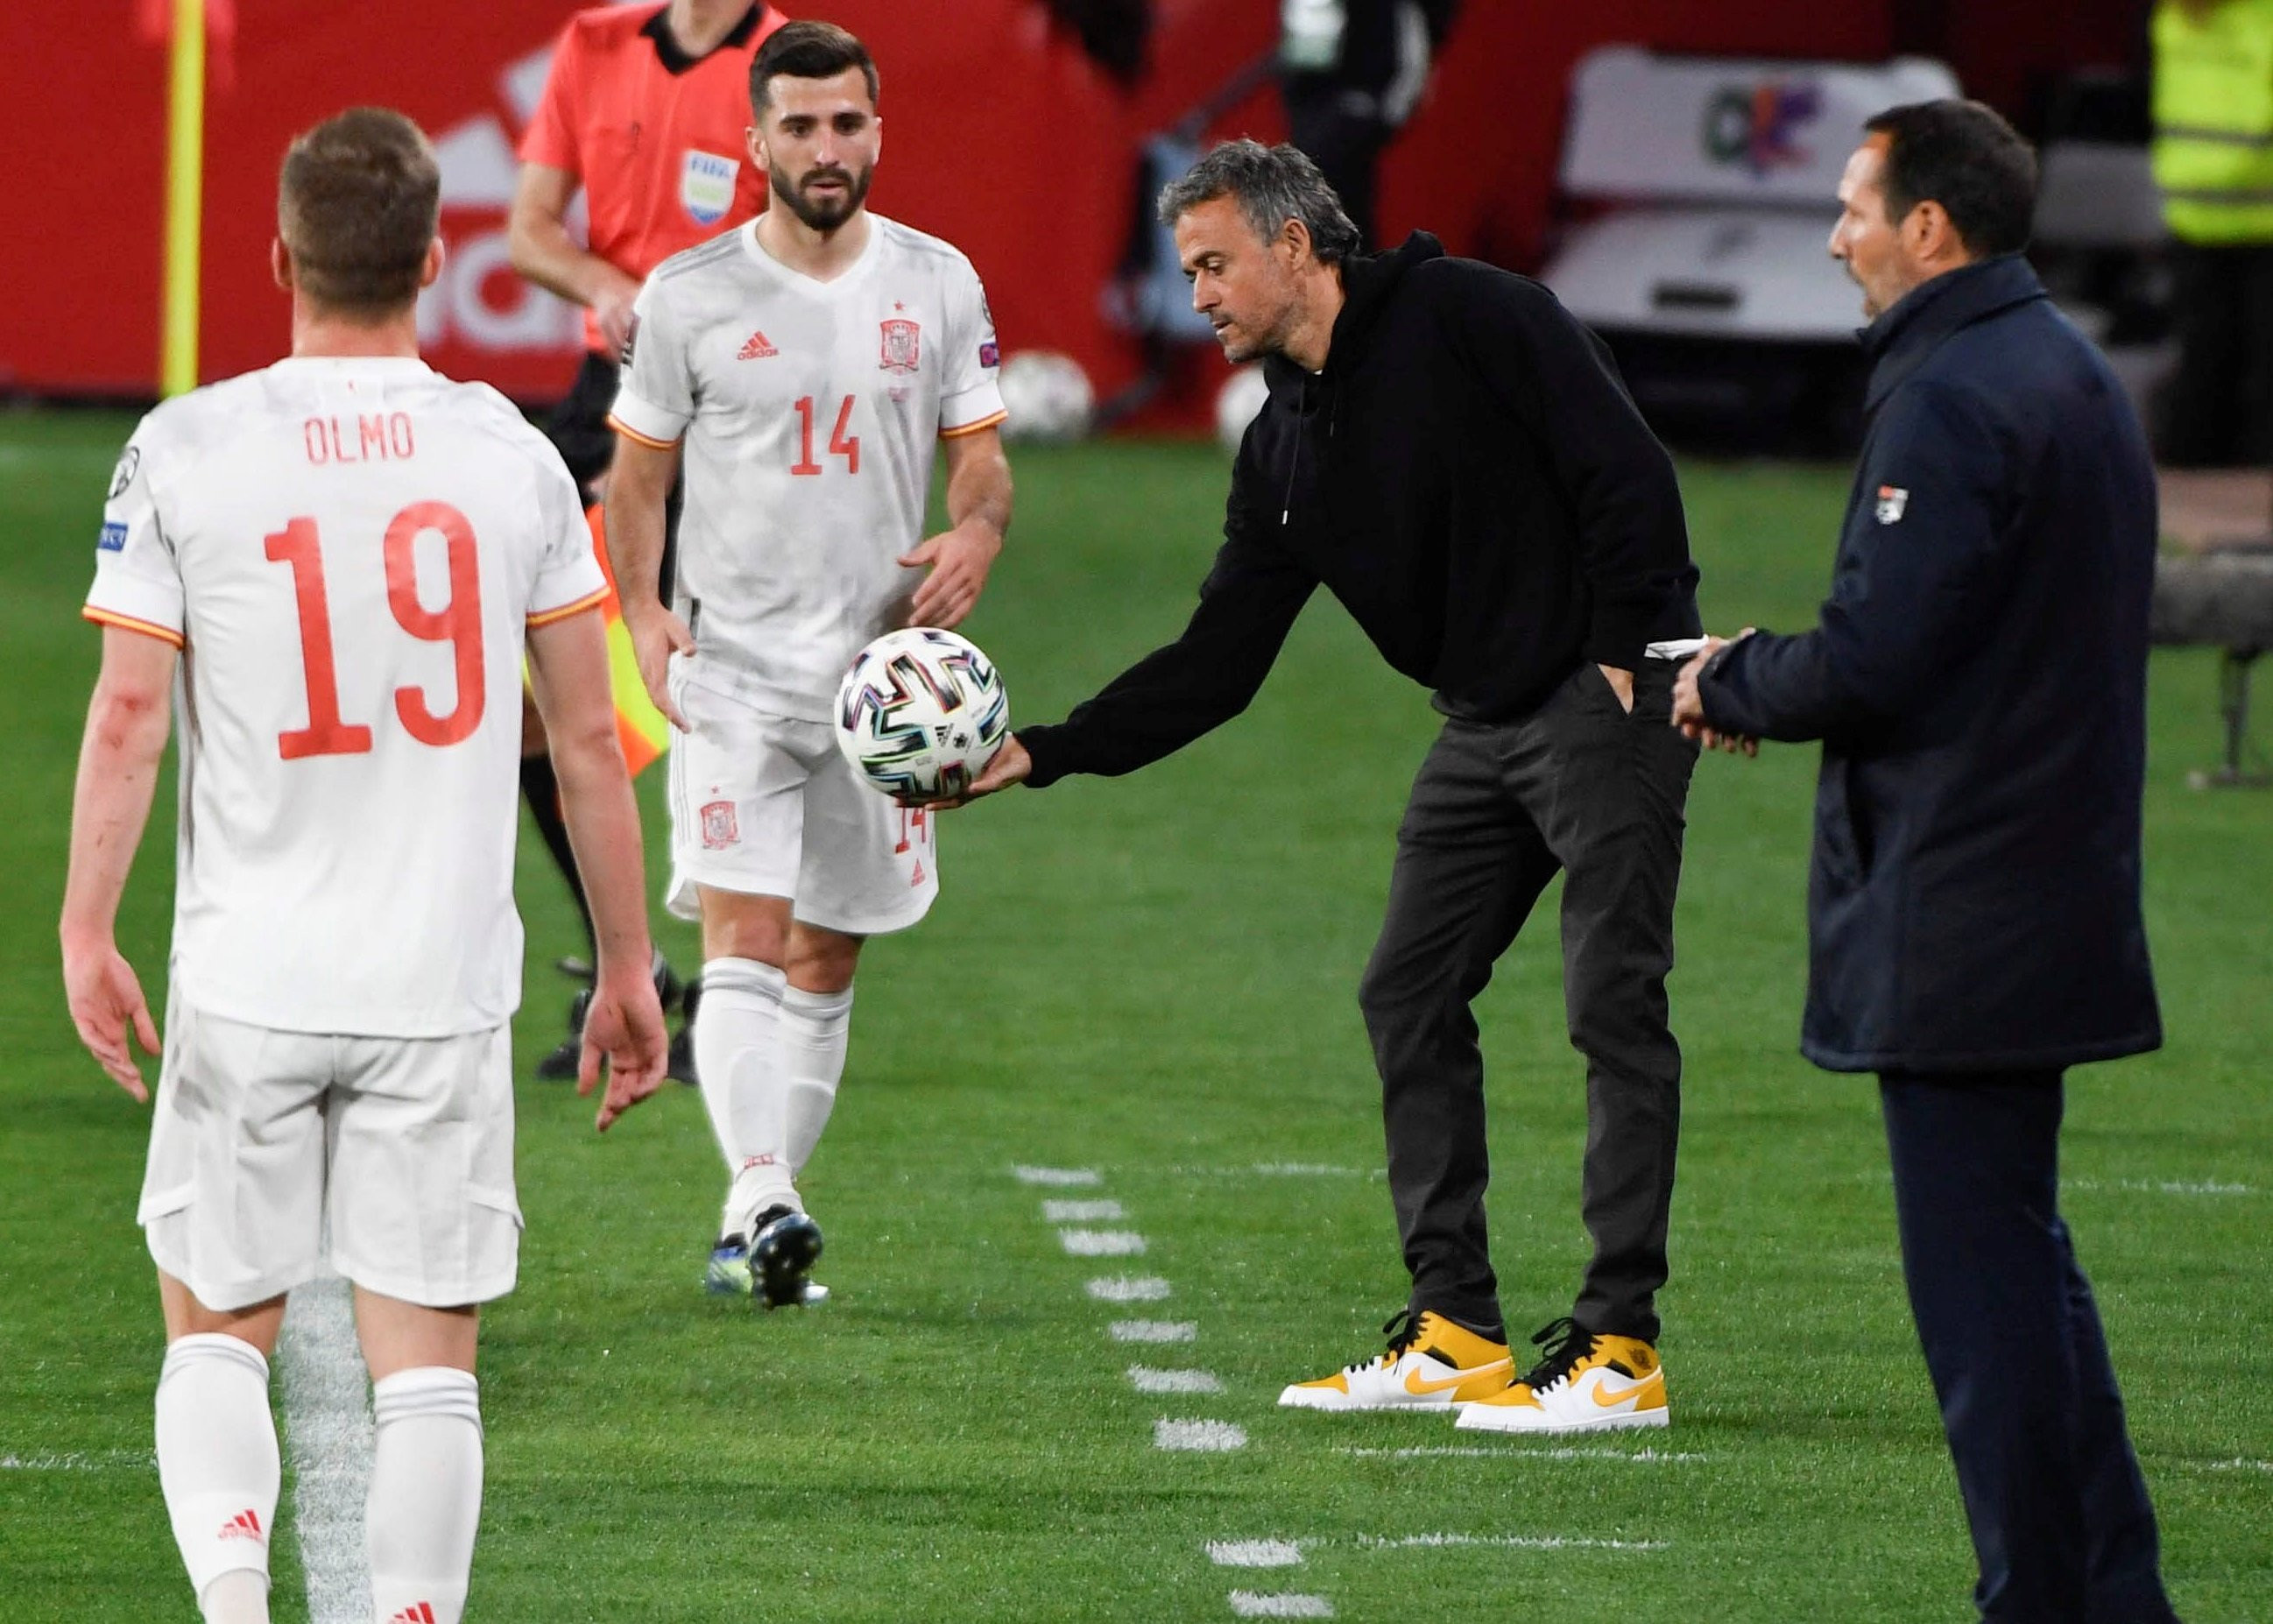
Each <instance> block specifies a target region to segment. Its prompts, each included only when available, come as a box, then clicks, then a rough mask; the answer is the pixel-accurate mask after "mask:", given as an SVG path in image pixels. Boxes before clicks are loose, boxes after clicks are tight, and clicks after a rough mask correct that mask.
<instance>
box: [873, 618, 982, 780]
mask: <svg viewBox="0 0 2273 1624" xmlns="http://www.w3.org/2000/svg"><path fill="white" fill-rule="evenodd" d="M1009 736H1010V696H1009V694H1007V693H1006V692H1004V691H1003V688H1002V679H1001V676H1000V675H999V674H998V673H996V672H995V669H994V661H992V660H990V659H988V658H986V656H985V655H984V654H981V653H980V652H979V650H978V649H977V648H976V647H975V646H974V645H972V644H971V643H969V642H968V641H966V640H965V639H964V638H961V637H958V636H956V635H955V634H954V633H953V632H943V631H938V630H934V628H930V627H924V626H918V627H911V628H909V629H907V630H906V631H898V632H887V633H885V634H884V635H882V636H881V637H879V638H877V639H876V641H875V642H874V643H870V644H869V645H868V646H867V647H866V648H865V649H863V650H860V652H859V655H858V656H857V657H856V658H854V659H853V661H852V667H851V670H849V671H847V672H846V673H844V681H843V682H842V683H841V684H839V685H838V687H837V689H836V748H838V749H840V750H842V751H844V759H845V760H846V761H849V762H851V763H852V765H853V767H854V768H855V769H857V770H858V771H859V774H860V776H861V777H862V778H866V779H867V780H868V782H869V783H871V784H873V785H874V786H876V787H877V788H878V789H880V790H881V791H882V792H883V793H885V794H888V795H897V796H910V797H912V798H914V799H917V800H929V799H930V798H932V797H933V796H935V795H954V794H958V793H961V792H962V791H963V790H964V789H966V788H968V787H969V786H970V784H971V779H973V778H977V777H978V776H979V774H980V773H981V772H983V771H986V763H988V762H991V761H993V760H994V752H995V751H997V750H999V749H1001V748H1002V741H1003V740H1005V739H1007V738H1009Z"/></svg>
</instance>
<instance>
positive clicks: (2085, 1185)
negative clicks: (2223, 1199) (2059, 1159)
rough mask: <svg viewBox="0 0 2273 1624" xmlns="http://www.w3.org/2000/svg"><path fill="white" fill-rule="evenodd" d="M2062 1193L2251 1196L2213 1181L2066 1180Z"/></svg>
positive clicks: (2248, 1190) (2248, 1188) (2243, 1188)
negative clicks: (2097, 1191)
mask: <svg viewBox="0 0 2273 1624" xmlns="http://www.w3.org/2000/svg"><path fill="white" fill-rule="evenodd" d="M2060 1187H2061V1188H2062V1189H2064V1190H2122V1191H2127V1192H2130V1193H2132V1194H2134V1195H2255V1194H2256V1193H2257V1191H2256V1189H2255V1188H2254V1186H2252V1185H2249V1184H2222V1183H2220V1182H2219V1181H2218V1180H2217V1179H2214V1178H2115V1179H2097V1178H2068V1179H2062V1180H2061V1181H2060Z"/></svg>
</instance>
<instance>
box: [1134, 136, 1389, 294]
mask: <svg viewBox="0 0 2273 1624" xmlns="http://www.w3.org/2000/svg"><path fill="white" fill-rule="evenodd" d="M1226 197H1227V198H1232V199H1236V200H1237V202H1238V204H1239V207H1240V209H1241V211H1242V213H1244V214H1246V216H1247V222H1248V224H1249V225H1251V226H1253V227H1254V228H1255V235H1256V236H1257V237H1261V238H1262V239H1263V240H1264V242H1266V243H1267V242H1269V241H1271V240H1272V238H1273V237H1277V236H1278V235H1279V231H1280V230H1281V229H1284V227H1285V226H1286V224H1287V222H1288V221H1290V220H1299V221H1301V222H1302V224H1303V226H1304V227H1305V228H1306V229H1308V230H1309V233H1310V249H1311V252H1314V253H1316V254H1317V256H1318V259H1320V260H1321V261H1322V262H1324V264H1327V265H1339V264H1340V263H1341V262H1342V261H1343V260H1344V259H1348V258H1349V257H1350V255H1352V254H1354V253H1355V252H1357V250H1358V235H1357V228H1356V227H1355V226H1354V225H1352V224H1351V223H1350V217H1349V215H1348V214H1346V213H1345V212H1343V209H1342V200H1341V199H1339V198H1338V197H1336V196H1335V195H1334V189H1333V188H1332V186H1330V185H1328V184H1326V177H1324V175H1321V174H1320V173H1319V172H1318V166H1317V164H1315V163H1313V162H1310V161H1309V158H1308V157H1307V156H1305V155H1304V154H1302V152H1301V151H1299V150H1298V149H1297V148H1295V147H1292V146H1290V145H1288V144H1287V143H1285V142H1281V143H1280V144H1279V145H1278V146H1276V147H1265V146H1264V145H1263V143H1262V142H1260V141H1249V140H1244V139H1242V140H1237V141H1226V142H1224V143H1223V144H1222V145H1221V146H1219V147H1214V148H1212V149H1211V150H1210V151H1209V152H1208V154H1207V155H1206V156H1204V157H1203V158H1202V159H1201V160H1200V161H1199V162H1197V163H1195V164H1194V165H1192V167H1191V168H1190V169H1189V170H1188V171H1186V173H1185V175H1184V177H1183V178H1182V179H1181V180H1173V181H1170V182H1169V183H1168V184H1167V185H1166V186H1164V187H1162V188H1161V189H1160V223H1161V224H1162V225H1164V226H1167V228H1168V229H1171V230H1174V229H1175V224H1176V222H1177V221H1178V220H1180V219H1181V218H1182V217H1183V215H1184V214H1185V213H1186V212H1187V211H1188V210H1190V209H1194V208H1197V207H1199V206H1200V205H1201V204H1203V203H1212V202H1214V201H1215V200H1216V199H1218V198H1226Z"/></svg>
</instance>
